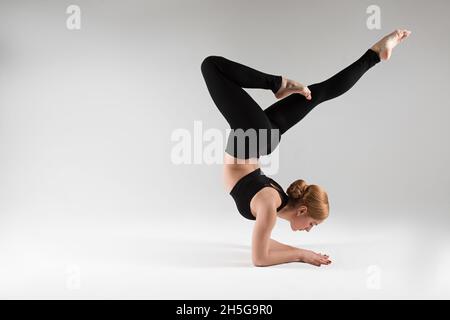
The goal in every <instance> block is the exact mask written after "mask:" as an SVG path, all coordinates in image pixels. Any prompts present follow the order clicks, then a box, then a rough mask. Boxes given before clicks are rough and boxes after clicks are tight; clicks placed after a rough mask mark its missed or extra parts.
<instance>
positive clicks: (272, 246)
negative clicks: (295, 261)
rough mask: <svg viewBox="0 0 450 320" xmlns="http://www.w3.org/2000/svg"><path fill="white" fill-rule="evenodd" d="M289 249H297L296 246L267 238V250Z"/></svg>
mask: <svg viewBox="0 0 450 320" xmlns="http://www.w3.org/2000/svg"><path fill="white" fill-rule="evenodd" d="M289 249H298V248H296V247H292V246H289V245H287V244H284V243H281V242H278V241H276V240H274V239H269V251H270V250H289Z"/></svg>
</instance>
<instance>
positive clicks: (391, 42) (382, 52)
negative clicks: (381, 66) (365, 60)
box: [370, 29, 411, 60]
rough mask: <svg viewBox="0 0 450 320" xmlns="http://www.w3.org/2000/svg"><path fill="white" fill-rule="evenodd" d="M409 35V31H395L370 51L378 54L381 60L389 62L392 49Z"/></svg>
mask: <svg viewBox="0 0 450 320" xmlns="http://www.w3.org/2000/svg"><path fill="white" fill-rule="evenodd" d="M410 34H411V31H409V30H406V29H397V30H395V31H394V32H392V33H390V34H388V35H387V36H385V37H384V38H383V39H381V40H380V41H378V42H377V43H375V44H374V45H373V46H372V48H370V49H372V50H373V51H375V52H376V53H378V55H379V56H380V59H381V60H389V58H390V57H391V54H392V49H394V47H395V46H396V45H398V44H399V43H400V42H402V41H403V40H405V39H406V38H408V37H409V35H410Z"/></svg>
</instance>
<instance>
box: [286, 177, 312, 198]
mask: <svg viewBox="0 0 450 320" xmlns="http://www.w3.org/2000/svg"><path fill="white" fill-rule="evenodd" d="M308 187H309V186H308V185H307V184H306V182H305V181H304V180H301V179H300V180H296V181H294V182H293V183H291V185H290V186H289V188H288V189H287V192H286V193H287V194H288V196H289V197H290V198H293V199H301V198H303V197H304V195H305V193H306V191H307V189H308Z"/></svg>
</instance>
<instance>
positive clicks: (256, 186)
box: [230, 168, 289, 220]
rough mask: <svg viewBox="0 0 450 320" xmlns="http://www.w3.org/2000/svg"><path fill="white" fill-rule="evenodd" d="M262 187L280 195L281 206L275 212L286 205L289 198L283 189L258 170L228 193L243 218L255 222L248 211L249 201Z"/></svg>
mask: <svg viewBox="0 0 450 320" xmlns="http://www.w3.org/2000/svg"><path fill="white" fill-rule="evenodd" d="M264 187H272V188H275V189H276V190H277V191H278V193H279V194H280V196H281V205H280V206H279V207H278V208H277V212H278V211H280V210H281V209H282V208H283V207H284V206H286V204H287V203H288V200H289V196H288V195H287V194H286V193H285V192H284V191H283V188H282V187H281V186H280V185H279V184H278V183H277V182H276V181H275V180H273V179H271V178H269V177H267V176H266V175H265V174H264V172H262V171H261V168H258V169H256V170H254V171H252V172H250V173H248V174H246V175H245V176H243V177H242V178H241V179H239V181H238V182H237V183H236V184H235V185H234V187H233V189H231V191H230V195H231V196H232V197H233V199H234V202H235V203H236V207H237V209H238V211H239V213H240V214H241V215H242V216H243V217H244V218H247V219H249V220H256V218H255V216H253V215H252V212H251V209H250V201H251V200H252V198H253V196H254V195H255V194H256V193H257V192H258V191H259V190H261V189H262V188H264Z"/></svg>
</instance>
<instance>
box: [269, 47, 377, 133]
mask: <svg viewBox="0 0 450 320" xmlns="http://www.w3.org/2000/svg"><path fill="white" fill-rule="evenodd" d="M378 62H380V57H379V55H378V53H376V52H375V51H373V50H372V49H369V50H367V51H366V52H365V53H364V54H363V55H362V56H361V57H360V58H359V59H358V60H356V61H355V62H353V63H352V64H351V65H349V66H348V67H346V68H345V69H343V70H342V71H340V72H339V73H337V74H335V75H334V76H332V77H331V78H329V79H328V80H325V81H323V82H320V83H315V84H312V85H309V86H308V88H309V90H310V91H311V96H312V99H311V100H307V99H306V98H305V97H304V96H303V95H301V94H291V95H290V96H287V97H286V98H284V99H281V100H279V101H277V102H275V103H274V104H272V105H271V106H270V107H268V108H267V109H266V110H264V112H265V113H266V115H267V116H268V117H269V119H270V120H271V121H272V122H273V123H274V124H275V125H276V126H277V127H278V128H280V134H284V133H285V132H286V131H287V130H289V129H290V128H291V127H293V126H294V125H295V124H296V123H298V122H299V121H300V120H302V119H303V118H304V117H305V116H306V115H307V114H308V113H309V112H310V111H311V110H312V109H313V108H314V107H315V106H317V105H318V104H320V103H322V102H324V101H327V100H330V99H333V98H336V97H338V96H340V95H342V94H343V93H345V92H347V91H348V90H349V89H350V88H351V87H353V85H354V84H355V83H356V82H357V81H358V80H359V79H360V78H361V77H362V75H363V74H364V73H365V72H366V71H368V70H369V69H370V68H371V67H373V66H374V65H375V64H377V63H378Z"/></svg>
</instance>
